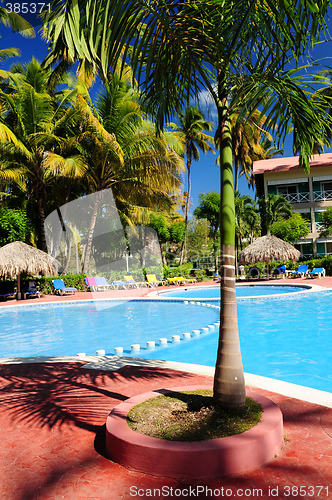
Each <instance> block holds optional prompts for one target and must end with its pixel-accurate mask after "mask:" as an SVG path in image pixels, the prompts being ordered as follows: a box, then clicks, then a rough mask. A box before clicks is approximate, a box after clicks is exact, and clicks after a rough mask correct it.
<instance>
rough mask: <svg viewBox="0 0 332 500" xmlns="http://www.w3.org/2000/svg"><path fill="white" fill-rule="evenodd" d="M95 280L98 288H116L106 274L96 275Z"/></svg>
mask: <svg viewBox="0 0 332 500" xmlns="http://www.w3.org/2000/svg"><path fill="white" fill-rule="evenodd" d="M95 282H96V286H97V290H107V289H108V288H115V287H114V285H113V283H108V281H107V280H106V278H104V276H96V277H95Z"/></svg>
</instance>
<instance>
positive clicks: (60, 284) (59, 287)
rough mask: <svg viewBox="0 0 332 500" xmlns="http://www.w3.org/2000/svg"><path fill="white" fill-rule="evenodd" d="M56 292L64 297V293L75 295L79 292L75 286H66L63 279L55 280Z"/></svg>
mask: <svg viewBox="0 0 332 500" xmlns="http://www.w3.org/2000/svg"><path fill="white" fill-rule="evenodd" d="M53 287H54V292H55V293H58V294H59V295H63V294H64V293H72V294H73V295H74V293H75V292H77V288H75V287H74V286H66V285H65V283H64V281H63V280H62V279H56V280H53Z"/></svg>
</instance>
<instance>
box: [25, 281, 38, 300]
mask: <svg viewBox="0 0 332 500" xmlns="http://www.w3.org/2000/svg"><path fill="white" fill-rule="evenodd" d="M30 297H40V291H39V290H37V286H36V282H35V281H26V282H25V283H24V285H23V298H24V299H28V298H30Z"/></svg>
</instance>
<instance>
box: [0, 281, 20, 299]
mask: <svg viewBox="0 0 332 500" xmlns="http://www.w3.org/2000/svg"><path fill="white" fill-rule="evenodd" d="M15 297H16V292H15V290H14V282H13V281H0V298H1V299H3V300H7V299H15Z"/></svg>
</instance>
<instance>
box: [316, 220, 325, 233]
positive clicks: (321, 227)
mask: <svg viewBox="0 0 332 500" xmlns="http://www.w3.org/2000/svg"><path fill="white" fill-rule="evenodd" d="M315 227H316V232H317V233H320V232H321V231H322V230H323V229H324V225H323V224H322V223H321V222H315Z"/></svg>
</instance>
